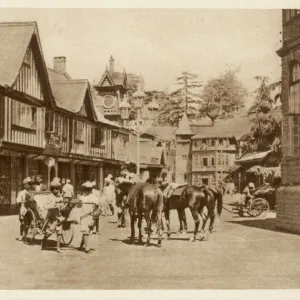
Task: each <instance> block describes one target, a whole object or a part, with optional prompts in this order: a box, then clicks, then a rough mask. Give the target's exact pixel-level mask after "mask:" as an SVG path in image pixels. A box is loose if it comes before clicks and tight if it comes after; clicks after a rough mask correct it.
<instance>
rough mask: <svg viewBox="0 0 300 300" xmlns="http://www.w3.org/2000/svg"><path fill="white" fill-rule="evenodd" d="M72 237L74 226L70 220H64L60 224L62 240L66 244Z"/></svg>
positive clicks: (69, 242)
mask: <svg viewBox="0 0 300 300" xmlns="http://www.w3.org/2000/svg"><path fill="white" fill-rule="evenodd" d="M73 237H74V226H73V224H72V223H71V222H64V223H63V224H62V240H63V243H64V244H65V245H66V246H68V245H70V244H71V242H72V240H73Z"/></svg>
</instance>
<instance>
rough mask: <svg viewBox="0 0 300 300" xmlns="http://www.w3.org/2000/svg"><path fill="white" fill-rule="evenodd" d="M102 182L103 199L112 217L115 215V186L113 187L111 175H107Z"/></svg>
mask: <svg viewBox="0 0 300 300" xmlns="http://www.w3.org/2000/svg"><path fill="white" fill-rule="evenodd" d="M104 182H105V183H104V184H105V186H104V188H103V194H104V197H105V199H106V203H107V206H108V208H109V209H110V211H111V215H112V216H114V214H115V209H114V206H115V203H116V194H115V185H114V182H113V180H112V175H111V174H109V175H108V176H107V177H106V178H105V180H104Z"/></svg>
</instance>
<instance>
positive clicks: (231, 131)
mask: <svg viewBox="0 0 300 300" xmlns="http://www.w3.org/2000/svg"><path fill="white" fill-rule="evenodd" d="M250 127H251V123H250V120H249V118H248V117H247V116H246V115H242V114H236V115H235V116H234V117H233V118H231V119H227V120H216V121H215V123H214V125H213V126H199V127H198V126H192V130H193V132H194V133H195V134H196V135H195V136H193V138H192V139H201V138H231V137H235V138H236V139H240V137H241V136H242V135H244V134H245V133H247V132H249V130H250Z"/></svg>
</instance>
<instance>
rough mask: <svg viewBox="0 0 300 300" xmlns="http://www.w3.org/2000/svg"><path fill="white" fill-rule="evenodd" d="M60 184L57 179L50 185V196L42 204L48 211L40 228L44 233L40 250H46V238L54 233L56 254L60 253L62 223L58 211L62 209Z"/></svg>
mask: <svg viewBox="0 0 300 300" xmlns="http://www.w3.org/2000/svg"><path fill="white" fill-rule="evenodd" d="M60 190H61V184H60V182H59V180H58V179H57V178H54V179H53V180H52V182H51V183H50V191H51V194H50V195H49V197H48V201H47V202H46V203H45V204H44V208H45V209H47V210H48V212H47V215H46V218H45V223H44V226H43V228H42V232H43V233H44V237H43V240H42V244H41V249H42V250H44V249H45V248H46V246H47V245H46V244H47V240H48V238H49V237H50V236H51V235H52V234H53V233H54V232H56V236H57V244H56V251H57V252H58V253H60V252H61V249H60V244H61V241H62V222H63V220H64V217H62V216H61V214H60V209H61V207H62V205H63V204H62V200H63V199H62V197H61V194H60Z"/></svg>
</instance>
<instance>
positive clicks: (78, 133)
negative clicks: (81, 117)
mask: <svg viewBox="0 0 300 300" xmlns="http://www.w3.org/2000/svg"><path fill="white" fill-rule="evenodd" d="M83 135H84V123H83V122H82V121H78V120H75V121H74V137H75V140H77V141H80V142H83V141H84V136H83Z"/></svg>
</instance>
